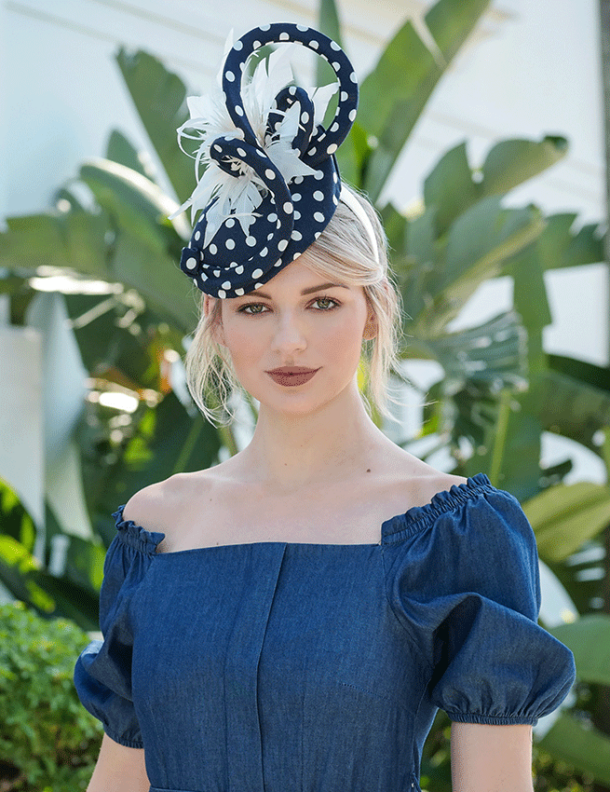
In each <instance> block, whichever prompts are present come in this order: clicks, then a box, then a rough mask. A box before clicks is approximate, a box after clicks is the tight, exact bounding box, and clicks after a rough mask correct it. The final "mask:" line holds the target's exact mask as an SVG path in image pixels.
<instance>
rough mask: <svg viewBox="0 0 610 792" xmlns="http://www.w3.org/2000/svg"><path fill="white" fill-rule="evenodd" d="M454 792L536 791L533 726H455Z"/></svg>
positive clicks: (452, 752) (454, 724)
mask: <svg viewBox="0 0 610 792" xmlns="http://www.w3.org/2000/svg"><path fill="white" fill-rule="evenodd" d="M451 781H452V786H453V792H532V790H533V784H532V727H531V726H526V725H516V726H487V725H483V724H479V723H452V724H451Z"/></svg>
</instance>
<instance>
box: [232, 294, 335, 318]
mask: <svg viewBox="0 0 610 792" xmlns="http://www.w3.org/2000/svg"><path fill="white" fill-rule="evenodd" d="M317 302H330V303H332V305H331V306H330V307H329V308H316V309H315V310H317V311H320V313H329V312H330V311H333V310H334V309H335V308H338V307H339V305H341V303H340V302H339V301H338V300H335V299H334V298H333V297H326V296H322V297H316V299H315V300H312V302H311V303H310V304H311V305H313V304H314V303H317ZM253 306H255V307H258V306H263V307H265V308H266V307H267V306H266V304H265V303H246V305H242V307H241V308H238V309H237V312H238V313H243V314H245V315H246V316H260V315H262V314H266V313H269V312H268V311H255V312H254V313H251V312H250V311H247V310H246V308H252V307H253Z"/></svg>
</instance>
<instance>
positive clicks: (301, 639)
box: [75, 474, 574, 792]
mask: <svg viewBox="0 0 610 792" xmlns="http://www.w3.org/2000/svg"><path fill="white" fill-rule="evenodd" d="M115 516H116V520H117V528H118V533H117V535H116V537H115V538H114V540H113V542H112V544H111V546H110V548H109V550H108V554H107V557H106V562H105V577H104V583H103V586H102V590H101V595H100V616H101V617H100V621H101V628H102V632H103V636H104V640H103V642H101V641H94V642H93V643H91V644H90V645H89V646H88V647H87V648H86V649H85V650H84V651H83V653H82V654H81V656H80V657H79V659H78V661H77V664H76V671H75V682H76V687H77V690H78V693H79V696H80V699H81V701H82V703H83V705H84V706H85V707H86V708H87V709H88V710H89V711H90V712H91V713H93V715H95V716H96V717H97V718H99V719H100V720H101V721H102V723H103V726H104V729H105V731H106V732H107V734H108V735H109V736H110V737H111V738H112V739H113V740H115V741H116V742H118V743H121V744H122V745H125V746H130V747H132V748H144V749H145V759H146V769H147V772H148V777H149V779H150V783H151V787H150V789H151V792H162V791H163V792H346V791H347V792H416V791H417V790H419V771H420V759H421V752H422V747H423V743H424V740H425V739H426V736H427V735H428V732H429V730H430V728H431V725H432V721H433V719H434V716H435V714H436V712H437V709H438V708H441V709H443V710H444V711H445V712H447V714H448V715H449V717H450V719H451V720H452V721H458V722H461V723H483V724H517V723H522V724H535V723H536V721H537V719H538V718H539V717H540V716H542V715H546V714H547V713H549V712H551V711H552V710H553V709H555V708H556V707H557V706H558V705H559V704H560V703H561V701H562V700H563V699H564V698H565V696H566V694H567V693H568V691H569V689H570V686H571V685H572V682H573V680H574V660H573V657H572V654H571V652H570V651H569V650H568V649H567V648H566V647H565V646H564V645H563V644H561V643H560V642H559V641H557V640H556V639H555V638H553V637H552V636H551V635H550V634H549V633H548V632H546V631H545V630H544V629H542V628H541V627H539V626H538V624H537V622H536V620H537V616H538V611H539V607H540V585H539V572H538V556H537V551H536V543H535V539H534V535H533V532H532V529H531V527H530V525H529V523H528V521H527V519H526V517H525V515H524V514H523V511H522V510H521V507H520V506H519V504H518V502H517V501H516V500H515V499H514V498H513V497H512V496H511V495H509V494H508V493H506V492H503V491H500V490H497V489H495V488H494V487H493V486H492V485H491V484H490V482H489V480H488V479H487V477H486V476H484V475H482V474H479V475H477V476H475V477H474V478H471V479H469V480H468V482H467V483H466V484H461V485H459V486H454V487H452V488H451V490H448V491H446V492H441V493H439V494H437V495H436V496H435V497H434V498H433V500H432V501H431V502H430V503H429V504H427V505H425V506H423V507H415V508H412V509H410V510H409V511H408V512H407V513H406V514H399V515H397V516H396V517H392V518H391V519H389V520H386V521H385V522H384V523H383V524H382V525H381V531H380V541H379V543H377V544H351V545H349V544H347V545H346V544H309V543H307V544H305V543H293V542H254V543H249V544H233V545H224V546H223V545H221V546H212V547H200V548H196V549H191V550H182V551H177V552H171V553H157V552H156V548H157V546H158V544H159V543H160V542H161V541H162V539H163V536H164V535H163V534H161V533H156V532H151V531H147V530H145V529H144V528H143V527H141V526H138V525H136V524H134V523H133V522H131V521H125V520H123V517H122V508H121V509H119V511H118V512H117V513H116V515H115Z"/></svg>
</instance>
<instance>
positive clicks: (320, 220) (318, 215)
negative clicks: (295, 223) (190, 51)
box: [313, 212, 324, 223]
mask: <svg viewBox="0 0 610 792" xmlns="http://www.w3.org/2000/svg"><path fill="white" fill-rule="evenodd" d="M313 219H314V220H315V221H316V222H318V223H323V222H324V215H323V214H322V212H314V213H313Z"/></svg>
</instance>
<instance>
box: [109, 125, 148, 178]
mask: <svg viewBox="0 0 610 792" xmlns="http://www.w3.org/2000/svg"><path fill="white" fill-rule="evenodd" d="M106 158H107V159H109V160H112V161H113V162H118V163H119V165H125V167H126V168H131V170H134V171H136V173H139V174H140V175H141V176H144V177H145V178H147V179H150V180H151V181H154V179H153V173H152V172H151V169H150V168H148V169H147V168H145V167H144V165H143V163H142V159H141V157H140V154H139V153H138V150H137V149H136V148H135V146H133V145H132V143H131V142H130V141H129V140H128V139H127V138H126V137H125V135H124V134H123V133H122V132H119V130H118V129H113V130H112V132H111V133H110V138H109V140H108V148H107V151H106Z"/></svg>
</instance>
